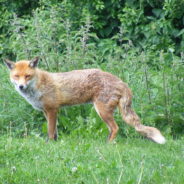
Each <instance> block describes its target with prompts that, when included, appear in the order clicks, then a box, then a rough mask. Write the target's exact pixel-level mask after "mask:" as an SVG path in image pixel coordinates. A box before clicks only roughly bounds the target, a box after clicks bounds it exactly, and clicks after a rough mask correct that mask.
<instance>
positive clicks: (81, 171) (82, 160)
mask: <svg viewBox="0 0 184 184" xmlns="http://www.w3.org/2000/svg"><path fill="white" fill-rule="evenodd" d="M34 183H41V184H44V183H45V184H46V183H47V184H65V183H66V184H70V183H71V184H86V183H90V184H95V183H99V184H103V183H104V184H105V183H107V184H108V183H109V184H118V183H119V184H125V183H127V184H136V183H137V184H140V183H141V184H143V183H144V184H159V183H160V184H183V183H184V144H183V139H180V140H168V141H167V143H166V144H165V145H158V144H155V143H153V142H150V141H148V140H144V139H133V138H128V139H125V138H124V139H123V138H121V139H118V140H117V142H116V143H114V144H107V143H106V142H105V140H104V139H102V138H101V140H100V139H98V140H91V139H89V138H87V139H84V138H78V137H77V136H76V137H74V136H73V137H71V136H64V137H62V138H60V139H59V140H58V141H57V142H52V141H51V142H49V143H46V142H45V140H44V139H43V138H40V137H27V138H12V137H8V136H0V184H34Z"/></svg>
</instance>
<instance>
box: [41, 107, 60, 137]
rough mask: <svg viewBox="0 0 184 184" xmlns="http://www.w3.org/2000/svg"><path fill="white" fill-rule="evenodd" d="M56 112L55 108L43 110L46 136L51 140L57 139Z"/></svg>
mask: <svg viewBox="0 0 184 184" xmlns="http://www.w3.org/2000/svg"><path fill="white" fill-rule="evenodd" d="M57 112H58V110H57V109H47V110H45V111H44V114H45V117H46V119H47V126H48V138H49V139H52V140H57V127H56V126H57Z"/></svg>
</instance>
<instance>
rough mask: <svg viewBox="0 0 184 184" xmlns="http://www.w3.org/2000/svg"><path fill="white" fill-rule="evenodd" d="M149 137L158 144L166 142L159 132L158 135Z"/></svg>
mask: <svg viewBox="0 0 184 184" xmlns="http://www.w3.org/2000/svg"><path fill="white" fill-rule="evenodd" d="M151 139H152V140H153V141H154V142H156V143H158V144H165V143H166V140H165V138H164V136H162V135H161V134H160V135H159V134H157V135H155V136H154V137H152V138H151Z"/></svg>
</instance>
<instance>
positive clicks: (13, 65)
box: [4, 59, 15, 70]
mask: <svg viewBox="0 0 184 184" xmlns="http://www.w3.org/2000/svg"><path fill="white" fill-rule="evenodd" d="M4 64H5V65H6V66H7V67H8V69H9V70H12V69H13V68H14V67H15V63H14V62H13V61H10V60H8V59H5V60H4Z"/></svg>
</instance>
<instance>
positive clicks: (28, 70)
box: [5, 58, 165, 144]
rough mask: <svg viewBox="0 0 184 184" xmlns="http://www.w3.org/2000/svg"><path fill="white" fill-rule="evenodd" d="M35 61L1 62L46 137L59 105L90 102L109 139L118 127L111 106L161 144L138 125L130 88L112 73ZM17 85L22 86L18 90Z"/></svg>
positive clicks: (150, 131)
mask: <svg viewBox="0 0 184 184" xmlns="http://www.w3.org/2000/svg"><path fill="white" fill-rule="evenodd" d="M37 62H38V58H35V59H34V60H31V61H26V60H23V61H18V62H16V63H13V62H11V61H9V60H7V61H6V62H5V63H6V65H7V66H8V68H9V69H10V79H11V81H12V83H13V84H14V85H15V88H16V89H17V91H18V92H19V93H20V94H21V95H22V96H23V97H24V98H25V99H26V100H27V101H28V102H29V103H30V104H32V105H33V107H35V108H37V109H39V110H41V111H43V112H44V114H45V116H46V119H47V121H48V136H49V138H50V139H55V138H56V137H57V130H56V121H57V112H58V109H59V108H60V107H61V106H65V105H74V104H81V103H86V102H92V103H93V104H94V106H95V109H96V111H97V113H98V114H99V116H100V117H101V118H102V119H103V121H104V122H105V123H106V124H107V126H108V128H109V132H110V133H109V141H112V140H113V139H114V138H115V137H116V134H117V132H118V129H119V128H118V126H117V124H116V122H115V121H114V118H113V112H114V109H115V108H116V107H119V109H120V112H121V113H122V117H123V119H124V121H125V122H126V123H127V124H129V125H131V126H132V127H134V128H135V130H136V131H138V132H139V133H141V134H142V135H143V136H145V137H147V138H149V139H151V140H153V141H155V142H157V143H160V144H163V143H165V138H164V137H163V136H162V135H161V133H160V131H159V130H157V129H156V128H153V127H147V126H144V125H142V124H141V122H140V120H139V117H138V116H137V114H136V113H135V112H134V111H133V110H132V108H131V101H132V94H131V91H130V89H129V88H128V86H127V84H126V83H124V82H122V81H121V80H120V79H119V78H117V77H116V76H114V75H112V74H110V73H107V72H103V71H101V70H99V69H86V70H74V71H70V72H65V73H49V72H47V71H43V70H40V69H38V68H36V66H37ZM26 76H27V77H26ZM21 86H22V88H23V89H20V88H21Z"/></svg>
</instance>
